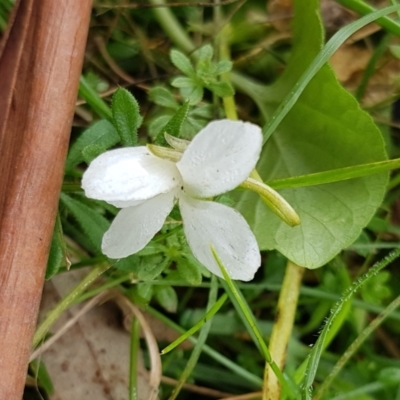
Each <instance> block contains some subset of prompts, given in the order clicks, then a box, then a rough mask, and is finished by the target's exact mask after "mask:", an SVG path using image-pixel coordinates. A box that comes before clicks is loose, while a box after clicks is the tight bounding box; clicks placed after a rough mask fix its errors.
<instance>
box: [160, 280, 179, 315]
mask: <svg viewBox="0 0 400 400" xmlns="http://www.w3.org/2000/svg"><path fill="white" fill-rule="evenodd" d="M155 297H156V299H157V301H158V303H159V304H160V306H161V307H163V308H164V309H165V310H167V311H168V312H170V313H175V312H176V310H177V308H178V296H177V294H176V292H175V290H174V289H173V288H172V287H171V286H160V287H158V288H156V296H155Z"/></svg>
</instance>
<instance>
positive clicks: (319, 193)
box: [238, 0, 388, 268]
mask: <svg viewBox="0 0 400 400" xmlns="http://www.w3.org/2000/svg"><path fill="white" fill-rule="evenodd" d="M318 9H319V2H318V1H317V0H310V1H307V2H302V1H299V0H297V1H296V2H295V12H294V15H295V21H294V29H295V32H294V35H293V36H294V51H293V54H292V58H291V60H290V62H289V65H288V67H287V69H286V71H285V73H284V74H283V75H282V77H281V79H280V80H279V81H278V82H276V83H275V84H274V85H273V86H272V87H266V86H264V87H262V86H259V85H258V86H257V93H256V94H255V95H256V96H258V97H257V102H258V104H260V106H261V107H262V108H263V110H264V112H265V113H266V114H267V116H271V115H272V114H273V113H274V111H275V110H276V109H277V108H278V106H279V104H280V102H281V101H283V99H284V98H285V96H286V95H287V94H288V93H289V92H290V91H292V90H293V87H295V84H296V82H297V81H298V79H299V78H300V77H301V76H302V74H303V72H304V71H305V70H306V69H307V68H308V66H309V64H310V63H311V62H312V61H313V59H314V58H315V57H316V56H317V55H318V53H319V51H320V49H321V47H322V44H323V31H322V27H321V22H320V18H319V14H318ZM304 21H307V24H304ZM385 159H386V153H385V150H384V143H383V140H382V137H381V134H380V132H379V130H378V128H377V127H376V126H375V125H374V123H373V121H372V119H371V118H370V117H369V115H368V114H367V113H365V112H364V111H362V110H361V109H360V107H359V105H358V103H357V102H356V101H355V99H354V98H353V96H351V95H350V94H349V93H348V92H346V91H345V90H344V89H343V88H342V87H341V86H340V84H339V83H338V82H337V79H336V77H335V76H334V74H333V72H332V70H331V68H330V67H329V66H326V65H325V66H324V67H322V68H321V69H320V71H319V72H318V73H317V74H316V75H315V77H314V78H313V79H312V80H311V82H310V83H309V84H308V86H307V87H306V89H305V90H304V91H303V93H302V95H301V96H300V98H299V99H298V101H297V103H296V104H295V105H294V106H293V107H292V109H291V110H290V112H289V113H288V114H287V115H286V117H285V118H284V119H283V121H282V122H281V124H280V125H279V127H278V129H277V131H276V132H274V134H273V136H272V137H271V138H270V139H269V140H268V142H267V143H266V145H265V147H264V149H263V152H262V155H261V158H260V161H259V164H258V166H257V170H258V172H259V173H260V175H261V176H262V178H263V179H264V180H266V181H267V182H268V181H270V180H274V179H283V178H288V177H291V176H296V175H303V174H304V175H305V174H311V173H315V172H322V171H326V170H330V169H335V168H342V167H348V166H352V165H357V164H364V163H368V162H376V161H382V160H385ZM387 179H388V174H387V173H382V174H376V175H371V176H366V177H363V178H357V179H352V180H348V181H343V182H337V183H331V184H325V185H320V186H313V187H304V188H292V189H285V190H282V192H281V194H282V196H283V197H284V198H285V199H286V200H287V201H288V202H289V203H290V204H291V205H292V206H293V208H294V209H295V210H296V212H297V213H298V214H299V216H300V218H301V224H300V225H299V226H298V227H294V228H291V227H288V226H286V225H285V224H284V223H283V222H282V221H281V220H280V219H279V218H278V217H277V216H275V215H274V214H273V213H272V212H271V211H269V210H268V209H267V208H266V207H265V205H264V204H263V202H262V200H261V199H260V198H258V197H257V196H255V195H254V194H252V193H249V192H246V193H244V194H242V195H241V197H240V201H239V204H238V208H239V210H240V211H241V212H242V213H243V214H244V215H245V217H246V218H247V220H248V221H249V223H250V225H251V226H252V228H253V230H254V232H255V234H256V236H257V239H258V242H259V245H260V248H261V249H263V250H266V249H277V250H279V251H280V252H281V253H283V254H284V255H285V256H286V257H288V258H289V259H290V260H292V261H293V262H295V263H296V264H298V265H301V266H304V267H307V268H318V267H320V266H322V265H324V264H325V263H326V262H328V261H329V260H330V259H332V258H333V257H334V256H335V255H336V254H337V253H338V252H339V251H340V250H341V249H343V248H345V247H347V246H349V245H350V244H351V243H352V242H354V240H356V238H357V237H358V236H359V234H360V232H361V229H362V228H363V227H364V226H365V225H366V224H367V223H368V222H369V220H370V219H371V218H372V216H373V215H374V213H375V211H376V208H377V207H379V205H380V204H381V202H382V199H383V195H384V193H385V187H386V183H387Z"/></svg>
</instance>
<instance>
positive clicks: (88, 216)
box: [60, 193, 110, 253]
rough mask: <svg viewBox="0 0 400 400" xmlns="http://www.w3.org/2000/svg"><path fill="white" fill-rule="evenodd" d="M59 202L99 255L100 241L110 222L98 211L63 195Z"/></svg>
mask: <svg viewBox="0 0 400 400" xmlns="http://www.w3.org/2000/svg"><path fill="white" fill-rule="evenodd" d="M60 200H61V203H62V204H63V205H64V206H65V207H67V208H68V210H69V211H70V212H71V214H72V215H73V216H74V218H75V219H76V221H77V222H78V224H79V226H80V228H81V229H82V231H83V232H84V233H85V235H86V236H87V237H88V239H89V240H90V242H91V243H92V244H93V246H94V247H95V249H96V250H97V251H98V252H99V253H101V241H102V239H103V235H104V233H105V232H106V230H107V229H108V228H109V226H110V222H109V221H107V220H106V219H105V218H104V217H103V216H102V215H100V214H99V212H98V211H96V210H93V209H92V208H90V207H88V206H87V205H86V204H83V203H82V202H80V201H78V200H75V199H73V198H72V197H70V196H68V195H66V194H65V193H61V195H60Z"/></svg>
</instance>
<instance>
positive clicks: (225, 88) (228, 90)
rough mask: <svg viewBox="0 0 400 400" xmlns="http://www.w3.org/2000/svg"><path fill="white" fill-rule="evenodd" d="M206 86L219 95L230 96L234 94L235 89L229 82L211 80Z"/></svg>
mask: <svg viewBox="0 0 400 400" xmlns="http://www.w3.org/2000/svg"><path fill="white" fill-rule="evenodd" d="M206 87H207V89H209V90H211V91H212V92H213V93H214V94H216V95H217V96H219V97H230V96H233V95H234V94H235V91H234V90H233V87H232V85H231V84H230V83H229V82H223V81H221V82H212V83H209V84H208V85H207V86H206Z"/></svg>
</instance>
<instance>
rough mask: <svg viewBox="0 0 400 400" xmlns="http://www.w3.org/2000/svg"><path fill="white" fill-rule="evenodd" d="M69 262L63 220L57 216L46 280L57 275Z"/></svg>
mask: <svg viewBox="0 0 400 400" xmlns="http://www.w3.org/2000/svg"><path fill="white" fill-rule="evenodd" d="M66 260H67V246H66V244H65V240H64V235H63V230H62V226H61V220H60V216H59V214H57V218H56V223H55V225H54V231H53V237H52V239H51V246H50V252H49V259H48V260H47V268H46V277H45V278H46V279H50V278H51V277H53V276H54V275H56V274H57V272H58V270H59V269H60V268H61V267H62V266H63V265H64V264H66Z"/></svg>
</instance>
